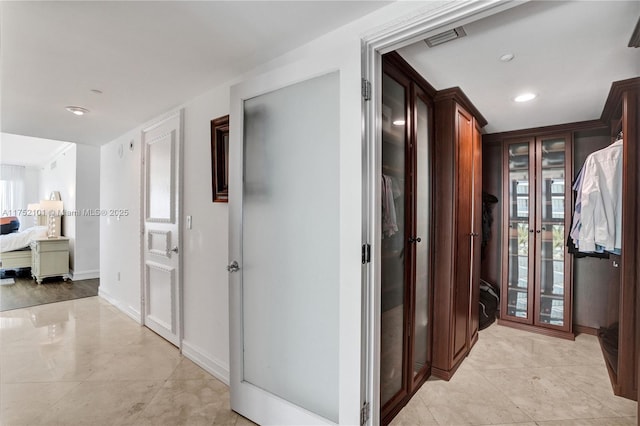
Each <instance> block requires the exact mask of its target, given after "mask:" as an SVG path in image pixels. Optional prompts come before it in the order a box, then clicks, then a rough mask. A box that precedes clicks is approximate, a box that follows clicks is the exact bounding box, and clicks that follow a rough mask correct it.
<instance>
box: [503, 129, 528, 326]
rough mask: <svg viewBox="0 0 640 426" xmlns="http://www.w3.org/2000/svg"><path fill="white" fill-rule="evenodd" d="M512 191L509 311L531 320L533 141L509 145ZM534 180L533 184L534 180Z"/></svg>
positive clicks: (509, 246)
mask: <svg viewBox="0 0 640 426" xmlns="http://www.w3.org/2000/svg"><path fill="white" fill-rule="evenodd" d="M507 155H508V179H509V180H508V185H509V188H508V193H509V202H508V203H507V208H508V212H506V216H507V217H508V230H507V257H508V259H507V276H506V282H507V294H506V295H505V297H506V302H507V303H506V305H507V306H506V315H507V316H509V317H512V318H520V319H522V320H529V319H530V318H529V309H528V307H529V304H530V300H529V288H530V286H531V285H532V284H533V283H531V282H530V281H531V272H532V271H531V268H530V266H531V265H530V260H529V251H530V249H531V247H530V241H531V239H530V236H531V232H530V231H532V229H531V226H530V222H531V207H532V205H533V191H534V184H533V183H531V179H530V174H531V173H530V170H529V166H530V147H529V142H528V141H525V142H522V143H512V144H509V145H508V148H507ZM530 183H531V184H530Z"/></svg>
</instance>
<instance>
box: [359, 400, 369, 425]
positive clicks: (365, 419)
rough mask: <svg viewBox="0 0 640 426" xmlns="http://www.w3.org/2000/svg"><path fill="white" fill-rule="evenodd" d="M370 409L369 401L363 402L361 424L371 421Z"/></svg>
mask: <svg viewBox="0 0 640 426" xmlns="http://www.w3.org/2000/svg"><path fill="white" fill-rule="evenodd" d="M369 415H370V409H369V403H368V402H365V403H364V404H362V408H361V409H360V426H363V425H365V424H367V422H368V421H369Z"/></svg>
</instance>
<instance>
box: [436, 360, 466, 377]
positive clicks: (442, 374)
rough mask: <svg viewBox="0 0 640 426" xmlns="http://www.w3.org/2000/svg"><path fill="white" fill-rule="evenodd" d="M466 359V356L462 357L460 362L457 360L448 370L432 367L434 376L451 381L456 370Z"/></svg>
mask: <svg viewBox="0 0 640 426" xmlns="http://www.w3.org/2000/svg"><path fill="white" fill-rule="evenodd" d="M464 359H465V357H462V358H460V359H458V362H456V363H455V364H454V365H453V366H452V367H451V368H450V369H448V370H444V369H440V368H436V367H432V368H431V374H433V376H434V377H437V378H438V379H442V380H446V381H449V380H451V378H452V377H453V375H454V374H456V371H458V368H459V367H460V366H461V365H462V361H464Z"/></svg>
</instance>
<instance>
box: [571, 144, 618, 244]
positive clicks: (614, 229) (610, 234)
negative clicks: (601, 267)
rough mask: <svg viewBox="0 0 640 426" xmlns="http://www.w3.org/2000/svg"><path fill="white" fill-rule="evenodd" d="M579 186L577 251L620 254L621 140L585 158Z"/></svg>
mask: <svg viewBox="0 0 640 426" xmlns="http://www.w3.org/2000/svg"><path fill="white" fill-rule="evenodd" d="M578 187H579V189H580V192H579V203H580V211H579V224H578V238H577V244H576V245H577V246H578V250H579V251H581V252H598V251H608V252H611V253H615V254H620V250H621V249H622V139H619V140H617V141H616V142H614V143H613V144H611V145H610V146H608V147H606V148H604V149H601V150H599V151H596V152H594V153H592V154H591V155H589V157H587V160H586V161H585V163H584V166H583V170H582V179H581V184H580V185H578ZM576 204H578V201H576ZM574 225H575V224H574ZM574 227H575V226H574Z"/></svg>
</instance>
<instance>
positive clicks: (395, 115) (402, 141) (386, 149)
mask: <svg viewBox="0 0 640 426" xmlns="http://www.w3.org/2000/svg"><path fill="white" fill-rule="evenodd" d="M405 92H406V89H405V88H404V86H402V85H401V84H400V83H398V82H397V81H395V80H394V79H393V78H391V77H390V76H388V75H387V74H383V77H382V177H381V179H382V181H381V185H382V193H381V199H382V211H381V212H380V213H381V215H380V216H381V220H382V223H381V227H382V241H381V242H380V251H381V259H382V265H381V268H380V269H381V283H380V287H381V289H380V291H381V313H380V314H381V315H380V404H381V405H382V406H384V404H386V403H387V402H389V401H390V400H391V399H392V398H393V397H394V396H395V395H396V394H398V392H400V391H402V389H404V387H405V382H404V379H405V374H404V371H405V363H404V360H405V358H406V357H405V351H404V349H405V345H404V340H405V336H404V330H405V303H404V301H405V262H406V256H405V200H406V198H405V180H406V176H405V163H406V161H405V145H406V129H405V123H406V120H407V117H406V99H407V94H406V93H405Z"/></svg>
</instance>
